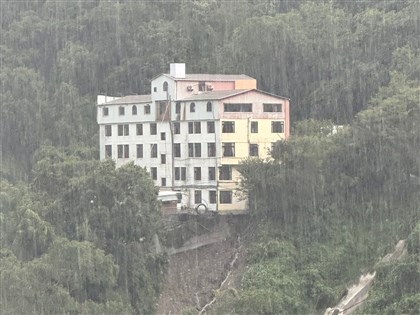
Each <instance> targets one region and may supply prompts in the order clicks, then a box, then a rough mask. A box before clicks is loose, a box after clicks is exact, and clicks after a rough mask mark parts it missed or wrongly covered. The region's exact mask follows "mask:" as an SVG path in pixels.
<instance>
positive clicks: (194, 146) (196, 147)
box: [188, 143, 201, 157]
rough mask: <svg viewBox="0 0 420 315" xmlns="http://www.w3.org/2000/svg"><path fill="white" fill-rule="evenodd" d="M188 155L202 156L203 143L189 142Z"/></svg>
mask: <svg viewBox="0 0 420 315" xmlns="http://www.w3.org/2000/svg"><path fill="white" fill-rule="evenodd" d="M188 157H201V143H188Z"/></svg>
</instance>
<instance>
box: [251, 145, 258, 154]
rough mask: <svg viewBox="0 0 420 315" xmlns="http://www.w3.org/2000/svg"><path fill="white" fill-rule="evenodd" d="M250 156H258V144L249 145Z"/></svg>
mask: <svg viewBox="0 0 420 315" xmlns="http://www.w3.org/2000/svg"><path fill="white" fill-rule="evenodd" d="M249 156H258V144H250V145H249Z"/></svg>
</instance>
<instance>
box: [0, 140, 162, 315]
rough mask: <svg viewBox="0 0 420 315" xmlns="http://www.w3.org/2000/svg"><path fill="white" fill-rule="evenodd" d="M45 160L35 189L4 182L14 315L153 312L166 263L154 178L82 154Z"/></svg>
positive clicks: (9, 308)
mask: <svg viewBox="0 0 420 315" xmlns="http://www.w3.org/2000/svg"><path fill="white" fill-rule="evenodd" d="M36 156H37V158H38V161H36V163H35V167H34V174H33V181H32V183H31V185H30V186H29V187H28V186H23V185H22V186H18V185H12V184H10V183H8V182H6V181H2V182H1V187H2V193H1V199H0V202H1V205H2V208H1V213H0V219H1V220H0V223H1V226H2V234H1V245H2V248H4V252H3V253H2V256H1V259H2V263H1V265H2V266H4V269H3V270H2V277H3V278H2V281H1V283H2V285H1V287H2V296H1V299H2V301H3V303H4V304H5V305H6V306H5V307H6V308H5V311H6V312H7V313H10V314H22V313H31V312H35V313H60V312H70V313H74V314H91V313H98V312H99V313H105V314H115V313H118V314H119V313H147V314H148V313H151V312H153V309H154V307H155V304H156V299H157V297H158V295H159V292H160V284H161V282H162V279H163V274H164V270H165V266H166V255H165V254H164V253H158V252H156V251H155V250H154V246H153V244H154V242H155V240H157V239H158V237H159V234H160V222H161V221H160V209H159V207H158V202H157V199H156V197H157V191H156V188H155V187H154V185H153V182H152V181H151V179H150V178H149V176H148V175H147V173H146V171H145V170H144V169H143V168H141V167H138V166H135V165H133V164H129V165H126V166H123V167H120V168H118V169H116V167H115V164H114V162H112V161H108V160H107V161H103V162H99V161H97V160H94V157H95V151H93V150H91V149H86V148H83V147H69V148H67V149H65V150H57V149H56V148H53V147H49V146H47V147H43V148H41V150H39V151H38V153H37V154H36ZM3 228H4V229H3ZM22 296H24V297H25V303H20V302H19V299H17V297H22Z"/></svg>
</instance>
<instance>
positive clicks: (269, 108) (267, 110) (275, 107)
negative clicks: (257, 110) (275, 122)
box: [263, 103, 283, 113]
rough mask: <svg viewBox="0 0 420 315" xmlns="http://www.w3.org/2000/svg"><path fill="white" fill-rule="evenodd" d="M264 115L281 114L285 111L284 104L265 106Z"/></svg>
mask: <svg viewBox="0 0 420 315" xmlns="http://www.w3.org/2000/svg"><path fill="white" fill-rule="evenodd" d="M263 111H264V113H279V112H282V111H283V104H281V103H278V104H263Z"/></svg>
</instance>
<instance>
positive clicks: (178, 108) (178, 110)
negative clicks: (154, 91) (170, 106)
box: [175, 102, 181, 114]
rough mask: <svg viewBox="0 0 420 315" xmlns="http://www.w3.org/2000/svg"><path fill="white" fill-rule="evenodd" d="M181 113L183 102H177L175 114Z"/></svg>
mask: <svg viewBox="0 0 420 315" xmlns="http://www.w3.org/2000/svg"><path fill="white" fill-rule="evenodd" d="M180 113H181V102H176V104H175V114H180Z"/></svg>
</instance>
